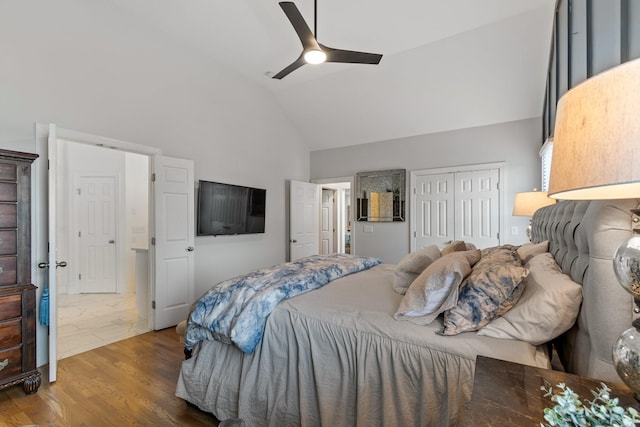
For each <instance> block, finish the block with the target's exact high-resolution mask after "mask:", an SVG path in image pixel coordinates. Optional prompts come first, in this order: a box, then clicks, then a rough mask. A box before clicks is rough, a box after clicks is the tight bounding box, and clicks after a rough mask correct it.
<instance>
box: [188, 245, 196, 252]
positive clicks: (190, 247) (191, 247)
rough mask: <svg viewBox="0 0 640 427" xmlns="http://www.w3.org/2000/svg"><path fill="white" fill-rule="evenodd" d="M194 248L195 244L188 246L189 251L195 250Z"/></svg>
mask: <svg viewBox="0 0 640 427" xmlns="http://www.w3.org/2000/svg"><path fill="white" fill-rule="evenodd" d="M194 250H195V248H194V247H193V246H189V247H188V248H187V251H188V252H193V251H194Z"/></svg>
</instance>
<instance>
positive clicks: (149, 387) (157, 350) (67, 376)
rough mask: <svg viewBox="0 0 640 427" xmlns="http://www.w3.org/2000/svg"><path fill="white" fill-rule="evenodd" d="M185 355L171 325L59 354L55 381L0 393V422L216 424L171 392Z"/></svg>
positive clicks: (44, 380)
mask: <svg viewBox="0 0 640 427" xmlns="http://www.w3.org/2000/svg"><path fill="white" fill-rule="evenodd" d="M183 358H184V356H183V354H182V344H181V343H180V341H179V339H178V336H177V335H176V333H175V329H174V328H168V329H165V330H162V331H158V332H147V333H145V334H142V335H138V336H136V337H133V338H129V339H127V340H124V341H120V342H116V343H113V344H109V345H107V346H105V347H101V348H97V349H95V350H91V351H88V352H86V353H81V354H78V355H75V356H71V357H68V358H66V359H62V360H60V361H59V362H58V380H57V382H56V383H54V384H49V382H48V381H49V380H48V376H47V370H48V367H47V366H44V367H42V368H40V372H41V373H42V377H43V378H42V385H41V386H40V389H39V390H38V392H37V393H36V394H33V395H31V396H26V395H25V394H24V393H23V391H22V387H21V386H17V387H10V388H8V389H5V390H3V391H1V392H0V427H5V426H7V427H15V426H23V425H32V424H37V425H39V426H56V427H58V426H72V427H76V426H217V425H218V420H216V419H215V417H214V416H213V415H211V414H207V413H205V412H202V411H200V410H198V409H197V408H194V407H191V406H188V405H187V404H186V403H185V402H184V401H183V400H181V399H179V398H177V397H175V395H174V392H175V387H176V382H177V379H178V372H179V370H180V363H181V362H182V360H183Z"/></svg>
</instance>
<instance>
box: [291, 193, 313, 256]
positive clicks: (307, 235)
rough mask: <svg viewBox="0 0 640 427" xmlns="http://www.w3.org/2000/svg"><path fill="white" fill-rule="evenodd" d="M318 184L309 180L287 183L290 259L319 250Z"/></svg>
mask: <svg viewBox="0 0 640 427" xmlns="http://www.w3.org/2000/svg"><path fill="white" fill-rule="evenodd" d="M319 188H320V187H319V186H318V185H317V184H311V183H309V182H301V181H291V182H290V184H289V191H290V193H289V202H290V204H289V249H290V259H291V261H293V260H296V259H298V258H303V257H306V256H310V255H316V254H317V253H318V251H319V249H320V248H319V239H318V235H319V230H320V219H319V216H320V215H319V209H320V208H319V206H320V201H319V194H318V193H319Z"/></svg>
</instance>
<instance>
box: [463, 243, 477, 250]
mask: <svg viewBox="0 0 640 427" xmlns="http://www.w3.org/2000/svg"><path fill="white" fill-rule="evenodd" d="M476 249H477V248H476V245H474V244H473V243H469V242H464V250H465V251H475V250H476Z"/></svg>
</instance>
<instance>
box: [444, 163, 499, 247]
mask: <svg viewBox="0 0 640 427" xmlns="http://www.w3.org/2000/svg"><path fill="white" fill-rule="evenodd" d="M454 175H455V176H454V180H455V238H454V240H464V241H465V242H470V243H473V244H475V245H476V246H477V247H478V248H486V247H490V246H496V245H498V244H499V224H500V221H499V187H498V185H499V184H498V181H499V177H500V174H499V171H498V169H488V170H478V171H468V172H456V173H455V174H454Z"/></svg>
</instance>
